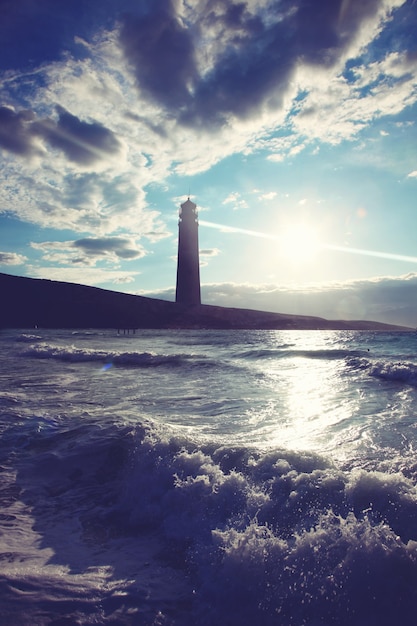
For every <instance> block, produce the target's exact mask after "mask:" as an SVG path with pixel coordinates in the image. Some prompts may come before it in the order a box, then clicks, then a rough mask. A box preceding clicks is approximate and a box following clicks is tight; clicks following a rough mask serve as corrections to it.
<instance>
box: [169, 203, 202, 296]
mask: <svg viewBox="0 0 417 626" xmlns="http://www.w3.org/2000/svg"><path fill="white" fill-rule="evenodd" d="M175 301H176V302H178V303H179V304H187V305H192V304H201V293H200V263H199V258H198V218H197V205H196V204H194V202H191V200H190V198H188V200H186V201H185V202H184V203H183V204H182V205H181V209H180V216H179V222H178V265H177V290H176V294H175Z"/></svg>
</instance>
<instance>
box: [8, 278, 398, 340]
mask: <svg viewBox="0 0 417 626" xmlns="http://www.w3.org/2000/svg"><path fill="white" fill-rule="evenodd" d="M0 293H1V306H0V328H33V327H35V326H38V327H39V328H118V329H134V328H224V329H227V328H242V329H244V328H253V329H278V330H279V329H335V330H339V329H352V330H408V329H404V328H402V327H399V326H392V325H389V324H381V323H378V322H369V321H343V320H336V321H335V320H325V319H323V318H319V317H308V316H301V315H284V314H280V313H269V312H263V311H254V310H249V309H234V308H226V307H217V306H209V305H200V306H194V307H184V306H180V305H177V304H175V303H174V302H165V301H164V300H157V299H155V298H145V297H142V296H134V295H129V294H125V293H119V292H116V291H110V290H107V289H99V288H97V287H87V286H85V285H77V284H73V283H64V282H58V281H51V280H41V279H36V278H24V277H19V276H10V275H8V274H0Z"/></svg>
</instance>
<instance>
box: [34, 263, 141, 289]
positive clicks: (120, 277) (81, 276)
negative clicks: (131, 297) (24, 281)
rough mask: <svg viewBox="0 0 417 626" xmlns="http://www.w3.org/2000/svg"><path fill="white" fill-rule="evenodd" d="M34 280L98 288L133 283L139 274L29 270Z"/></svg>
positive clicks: (73, 268) (95, 268)
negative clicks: (109, 284) (106, 285)
mask: <svg viewBox="0 0 417 626" xmlns="http://www.w3.org/2000/svg"><path fill="white" fill-rule="evenodd" d="M28 270H29V273H30V275H31V276H32V277H33V278H45V279H48V280H58V281H63V282H69V283H77V284H81V285H90V286H93V287H94V286H96V285H100V284H103V283H114V284H115V285H120V284H126V283H130V282H133V281H134V280H135V278H136V276H138V274H139V273H138V272H133V271H132V272H128V271H122V270H106V269H100V268H97V267H83V268H76V267H35V266H31V267H29V268H28Z"/></svg>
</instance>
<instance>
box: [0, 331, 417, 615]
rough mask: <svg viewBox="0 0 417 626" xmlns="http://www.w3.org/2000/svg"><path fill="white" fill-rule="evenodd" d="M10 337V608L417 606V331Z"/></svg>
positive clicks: (169, 611) (302, 611) (394, 611)
mask: <svg viewBox="0 0 417 626" xmlns="http://www.w3.org/2000/svg"><path fill="white" fill-rule="evenodd" d="M0 341H1V353H0V429H1V430H0V432H1V440H0V471H1V477H2V481H1V486H0V530H1V533H2V534H1V536H0V559H1V569H0V623H4V624H16V625H19V626H20V625H26V624H27V625H29V624H30V625H33V624H37V625H40V626H43V625H48V624H56V625H58V624H60V625H63V624H113V625H117V624H121V625H123V624H126V625H130V624H132V625H136V624H138V625H142V624H143V625H145V626H147V625H165V624H169V625H178V626H191V625H197V626H199V625H202V626H217V625H218V624H228V625H235V624H236V625H243V626H245V625H253V624H257V625H261V626H262V625H266V626H269V625H279V626H281V625H282V626H287V625H288V626H290V625H293V626H300V625H302V624H305V625H309V626H316V625H319V624H322V625H323V624H324V625H330V624H338V625H352V626H360V625H362V624H366V625H367V626H371V625H373V624H375V625H378V626H384V625H387V626H388V625H390V626H391V625H392V624H397V623H401V624H402V625H409V624H410V625H411V624H413V625H414V624H415V623H416V615H417V490H416V477H417V464H416V454H415V451H416V446H417V433H416V414H417V411H416V408H417V397H416V387H417V335H415V334H413V333H381V332H380V333H364V332H362V333H357V332H325V331H311V332H310V331H302V332H296V331H284V332H278V331H250V332H249V331H169V332H167V331H144V332H138V333H136V334H135V335H117V334H116V333H115V332H112V331H105V332H96V331H91V332H85V331H79V332H72V331H44V330H40V331H38V330H36V331H31V332H24V331H3V332H2V334H1V336H0Z"/></svg>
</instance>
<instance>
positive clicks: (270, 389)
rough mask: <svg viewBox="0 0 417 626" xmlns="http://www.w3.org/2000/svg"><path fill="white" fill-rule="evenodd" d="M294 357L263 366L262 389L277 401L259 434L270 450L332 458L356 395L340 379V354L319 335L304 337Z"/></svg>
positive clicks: (268, 408) (268, 407)
mask: <svg viewBox="0 0 417 626" xmlns="http://www.w3.org/2000/svg"><path fill="white" fill-rule="evenodd" d="M292 339H294V336H293V337H292ZM320 339H321V340H322V341H320ZM332 351H333V353H334V355H335V358H331V357H332ZM291 352H292V353H293V356H292V357H290V358H288V356H287V357H286V358H285V359H281V360H279V359H274V360H273V361H271V362H270V363H269V364H268V366H267V367H266V363H263V364H262V365H261V367H262V370H263V378H262V383H261V384H262V386H263V388H264V391H265V392H266V393H267V395H269V396H271V395H272V396H273V397H274V398H275V399H274V401H271V400H269V401H267V402H266V404H265V408H264V410H263V411H262V413H261V414H260V415H259V414H258V417H259V427H260V430H259V431H258V434H259V436H260V437H263V438H264V442H265V444H267V446H268V447H281V446H285V447H290V448H291V449H298V450H300V449H301V450H314V451H316V452H324V451H327V452H329V451H331V449H332V448H333V449H335V448H337V445H338V441H337V437H338V433H337V430H338V429H337V425H338V424H339V423H341V422H343V421H345V420H346V419H348V418H349V417H350V416H351V414H352V410H353V407H352V394H351V392H350V390H349V391H346V390H344V388H343V386H344V384H347V382H346V383H344V382H343V377H341V375H340V374H341V369H343V367H344V361H343V359H340V358H336V355H337V348H336V347H331V346H330V347H329V342H328V340H327V338H326V337H324V336H322V335H317V334H316V333H309V332H306V333H305V334H303V335H302V336H301V337H300V338H299V340H297V342H296V344H295V345H292V346H291ZM324 355H326V358H323V357H324Z"/></svg>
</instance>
